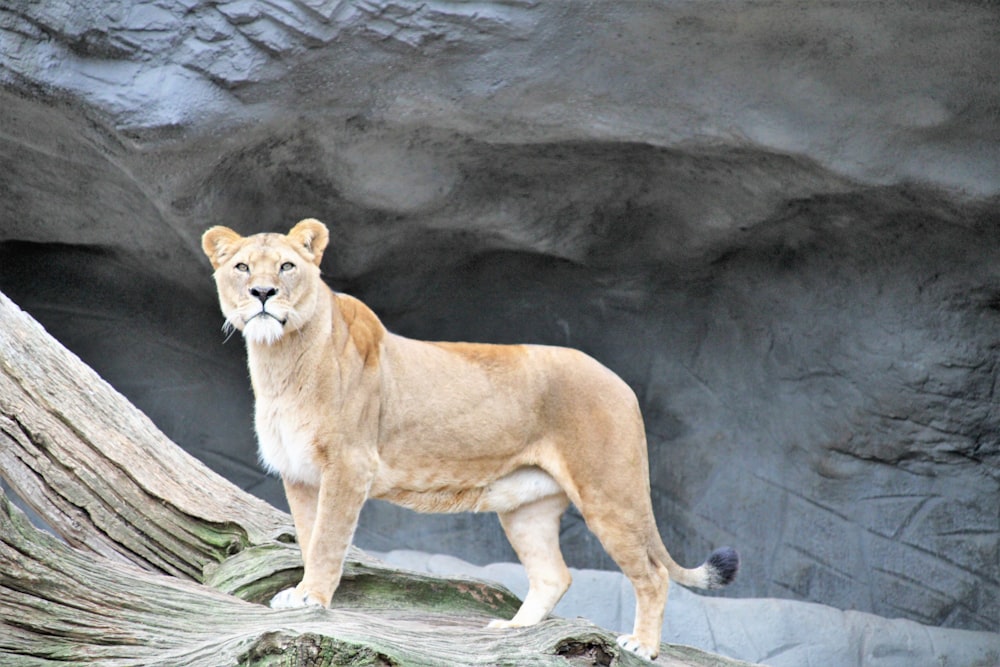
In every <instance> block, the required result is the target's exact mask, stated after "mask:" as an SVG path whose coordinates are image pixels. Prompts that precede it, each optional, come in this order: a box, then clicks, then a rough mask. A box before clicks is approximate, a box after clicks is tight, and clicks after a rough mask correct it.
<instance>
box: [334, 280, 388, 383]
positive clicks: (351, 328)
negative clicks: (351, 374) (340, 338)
mask: <svg viewBox="0 0 1000 667" xmlns="http://www.w3.org/2000/svg"><path fill="white" fill-rule="evenodd" d="M333 299H334V305H335V306H336V310H337V312H339V313H340V317H341V318H342V319H343V321H344V324H345V325H346V327H347V334H348V336H349V337H350V339H351V342H352V343H353V344H354V347H355V349H356V350H357V351H358V354H359V355H361V358H362V359H363V360H364V363H365V366H373V365H376V364H378V363H379V360H380V356H381V350H382V341H383V340H384V339H385V337H386V334H387V332H386V329H385V327H384V326H383V325H382V322H381V320H379V318H378V316H377V315H376V314H375V313H374V312H373V311H372V309H371V308H369V307H368V306H366V305H365V304H364V303H363V302H361V300H359V299H356V298H354V297H353V296H350V295H348V294H341V293H339V292H334V293H333Z"/></svg>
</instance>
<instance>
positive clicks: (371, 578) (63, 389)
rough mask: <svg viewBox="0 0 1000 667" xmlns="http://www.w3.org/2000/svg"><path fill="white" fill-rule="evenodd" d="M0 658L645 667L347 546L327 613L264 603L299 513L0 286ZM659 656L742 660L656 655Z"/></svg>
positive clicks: (598, 643)
mask: <svg viewBox="0 0 1000 667" xmlns="http://www.w3.org/2000/svg"><path fill="white" fill-rule="evenodd" d="M0 477H2V478H3V480H4V481H5V482H6V483H7V484H8V485H9V487H10V488H11V489H12V490H13V492H14V493H16V494H17V496H19V497H20V498H21V499H22V500H23V501H24V502H25V503H26V504H27V505H29V506H30V507H31V508H32V509H34V510H35V511H36V512H37V513H38V514H39V515H40V516H41V517H43V518H44V520H45V521H46V522H47V523H48V525H49V526H51V528H52V530H53V531H54V532H55V533H56V534H58V535H59V536H61V537H62V538H63V540H64V541H60V540H59V539H57V538H56V537H54V536H52V535H50V534H47V533H45V532H43V531H41V530H38V529H37V528H35V527H34V526H32V525H31V524H30V523H29V522H28V521H27V520H26V518H25V517H24V515H23V514H22V513H21V512H20V510H18V509H17V508H16V507H14V506H13V505H12V504H11V502H10V501H9V500H8V499H7V498H6V497H4V496H3V494H2V493H0V657H2V660H0V663H2V664H3V665H5V666H11V667H14V666H21V665H24V666H35V665H55V664H67V662H69V663H72V664H75V665H86V664H100V665H109V666H118V665H121V666H124V665H163V666H164V667H166V666H167V665H170V666H172V667H173V666H177V665H205V666H212V667H215V666H223V665H234V666H235V665H278V664H281V665H345V664H350V665H497V664H509V665H566V664H603V665H612V664H615V665H629V664H642V662H643V661H641V660H640V659H638V658H635V657H634V656H632V655H631V654H628V653H623V652H620V651H619V649H618V647H617V646H616V644H615V642H614V636H613V635H612V634H610V633H608V632H607V631H604V630H602V629H600V628H597V627H596V626H593V625H591V624H589V623H586V622H585V621H580V620H575V621H570V620H562V619H551V620H549V621H546V622H544V623H542V624H539V625H538V626H535V627H532V628H526V629H522V630H518V631H509V630H508V631H498V630H487V629H485V624H486V622H487V620H488V619H490V618H496V617H509V616H510V615H512V614H513V613H514V611H516V609H517V607H518V605H519V601H518V600H517V599H516V598H515V597H514V596H513V595H512V594H510V593H509V592H508V591H506V590H505V589H502V588H500V587H497V586H494V585H491V584H488V583H485V582H481V581H476V580H472V579H465V578H451V579H446V578H440V577H434V576H429V575H421V574H415V573H407V572H403V571H399V570H395V569H393V568H389V567H386V566H384V565H381V564H380V563H378V562H377V561H375V560H374V559H371V558H368V557H366V556H365V555H364V554H362V553H361V552H359V551H357V550H352V552H351V559H350V561H349V563H348V565H347V568H346V571H345V577H344V581H343V583H342V585H341V588H340V589H338V591H337V595H336V597H335V600H334V606H333V608H332V609H330V610H321V609H298V610H282V611H273V610H271V609H269V608H268V607H266V606H264V605H263V604H260V603H262V602H265V601H266V600H267V599H269V598H270V596H271V595H273V594H274V593H275V592H277V591H278V590H281V589H282V588H284V587H287V586H289V585H292V584H294V583H295V582H296V581H297V580H298V578H299V577H300V576H301V559H300V556H299V552H298V548H297V547H296V546H295V544H294V533H293V529H292V526H291V521H290V518H289V517H288V516H287V515H285V514H284V513H282V512H279V511H277V510H276V509H274V508H273V507H271V506H269V505H267V504H266V503H263V502H262V501H260V500H257V499H255V498H253V497H252V496H250V495H248V494H246V493H244V492H243V491H241V490H240V489H238V488H236V487H235V486H233V485H232V484H230V483H228V482H227V481H225V480H224V479H222V478H221V477H219V476H218V475H215V474H214V473H212V472H211V471H210V470H208V469H207V468H206V467H205V466H203V465H202V464H200V463H199V462H198V461H196V460H194V459H193V458H192V457H190V456H188V455H187V454H186V453H184V452H183V451H182V450H181V449H180V448H179V447H177V446H176V445H175V444H174V443H172V442H171V441H170V440H169V439H168V438H166V436H164V435H163V434H162V433H160V431H159V430H158V429H157V428H156V427H155V426H154V425H153V424H152V422H150V421H149V419H148V418H146V417H145V415H143V414H142V413H141V412H140V411H139V410H137V409H136V408H135V407H134V406H132V405H131V404H130V403H129V402H128V401H127V400H126V399H125V398H124V397H122V396H121V395H120V394H118V393H117V392H116V391H115V390H114V389H112V388H111V387H110V386H109V385H107V383H105V382H104V381H103V380H101V379H100V378H99V377H98V376H97V375H96V374H95V373H94V372H93V371H92V370H91V369H90V368H88V367H87V366H86V365H84V364H83V363H82V362H80V361H79V359H77V358H76V357H74V356H73V355H72V354H71V353H69V352H68V351H67V350H65V349H64V348H62V346H60V345H59V344H58V343H57V342H56V341H55V340H53V339H52V338H51V337H50V336H48V335H47V334H46V333H45V331H44V330H43V329H42V328H41V326H39V325H38V324H37V323H36V322H34V321H33V320H32V319H31V318H30V317H28V316H27V315H26V314H24V313H23V312H22V311H21V310H20V309H18V308H17V307H16V306H15V305H14V304H13V303H11V302H10V301H9V300H8V299H7V298H6V297H5V296H4V295H3V294H0ZM658 663H659V664H676V665H703V666H705V665H720V666H721V665H734V664H737V663H735V662H733V661H729V660H727V659H724V658H719V657H717V656H712V655H709V654H706V653H703V652H701V651H698V650H696V649H688V648H686V647H672V646H669V645H664V647H663V652H662V653H661V657H660V659H659V661H658Z"/></svg>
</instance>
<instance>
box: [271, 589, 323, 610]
mask: <svg viewBox="0 0 1000 667" xmlns="http://www.w3.org/2000/svg"><path fill="white" fill-rule="evenodd" d="M323 606H324V605H323V603H322V602H321V601H320V600H319V598H317V597H315V596H313V595H309V594H306V595H303V594H302V593H299V590H298V589H297V588H286V589H285V590H283V591H281V592H280V593H278V594H277V595H275V596H274V597H273V598H271V609H295V608H298V607H323Z"/></svg>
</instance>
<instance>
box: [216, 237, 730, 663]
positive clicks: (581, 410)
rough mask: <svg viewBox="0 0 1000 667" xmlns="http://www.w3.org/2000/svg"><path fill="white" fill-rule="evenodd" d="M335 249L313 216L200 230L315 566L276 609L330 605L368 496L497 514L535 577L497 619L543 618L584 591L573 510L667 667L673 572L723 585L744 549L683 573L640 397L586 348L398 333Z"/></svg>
mask: <svg viewBox="0 0 1000 667" xmlns="http://www.w3.org/2000/svg"><path fill="white" fill-rule="evenodd" d="M328 240H329V233H328V231H327V228H326V226H324V225H323V223H321V222H319V221H318V220H313V219H307V220H303V221H301V222H299V223H298V224H297V225H295V227H293V228H292V230H291V231H290V232H289V233H288V235H287V236H283V235H281V234H255V235H253V236H248V237H242V236H240V235H239V234H237V233H236V232H234V231H232V230H231V229H227V228H225V227H212V228H211V229H209V230H208V231H207V232H205V234H204V236H203V237H202V247H203V249H204V251H205V254H206V255H208V258H209V259H210V260H211V262H212V266H213V267H214V268H215V274H214V275H215V282H216V285H217V286H218V290H219V301H220V303H221V306H222V312H223V314H224V315H225V317H226V324H227V326H230V327H235V328H236V329H239V330H240V331H242V332H243V336H244V338H245V339H246V344H247V359H248V363H249V366H250V380H251V382H252V384H253V390H254V395H255V397H256V411H255V412H256V419H255V420H256V429H257V436H258V439H259V441H260V458H261V460H262V461H263V463H264V465H265V466H266V467H267V468H268V469H269V470H271V471H277V472H278V473H280V475H281V479H282V481H283V483H284V487H285V493H286V494H287V495H288V504H289V506H290V507H291V510H292V517H293V520H294V522H295V529H296V531H297V533H298V540H299V544H300V545H301V547H302V558H303V560H304V563H305V574H304V576H303V578H302V582H301V583H300V584H299V585H298V586H296V587H295V588H293V589H289V590H286V591H283V592H281V593H279V594H278V595H276V596H275V597H274V599H273V600H272V601H271V606H272V607H298V606H304V605H322V606H326V605H328V604H329V603H330V599H331V597H332V596H333V594H334V591H336V589H337V586H338V584H339V582H340V577H341V573H342V570H343V565H344V555H345V552H346V551H347V548H348V546H349V544H350V542H351V538H352V536H353V534H354V530H355V527H356V525H357V522H358V514H359V513H360V511H361V506H362V504H363V503H364V502H365V499H366V498H369V497H371V498H382V499H384V500H389V501H392V502H394V503H397V504H399V505H402V506H404V507H409V508H412V509H415V510H418V511H422V512H466V511H474V512H496V513H497V514H499V516H500V523H501V525H502V526H503V529H504V531H505V532H506V533H507V537H508V539H509V540H510V543H511V545H512V546H513V547H514V550H515V551H516V552H517V555H518V557H519V558H520V559H521V563H523V564H524V567H525V570H526V572H527V575H528V579H529V582H530V585H529V589H528V594H527V596H526V597H525V599H524V603H523V604H522V605H521V608H520V610H518V612H517V614H516V615H515V616H514V618H513V619H511V620H509V621H506V620H496V621H493V622H491V623H490V627H494V628H511V627H520V626H525V625H532V624H534V623H538V622H539V621H541V620H542V619H543V618H545V617H546V616H547V615H548V614H549V613H550V612H551V611H552V608H553V607H555V605H556V603H557V602H558V601H559V599H560V598H561V597H562V595H563V593H565V592H566V589H567V588H568V587H569V585H570V573H569V571H568V570H567V568H566V564H565V563H564V562H563V558H562V553H561V552H560V550H559V519H560V516H561V515H562V513H563V511H564V510H565V509H566V506H567V505H568V504H569V503H570V502H572V503H573V504H575V505H576V506H577V507H578V508H579V510H580V512H581V514H582V515H583V517H584V519H585V520H586V522H587V525H588V526H589V527H590V529H591V530H592V531H593V532H594V533H595V534H596V535H597V537H598V538H600V540H601V544H603V545H604V548H605V549H606V550H607V551H608V553H609V554H610V555H611V557H612V558H614V560H615V562H617V563H618V565H619V566H620V567H621V569H622V571H623V572H624V573H625V575H626V576H627V577H628V578H629V579H630V580H631V582H632V584H633V586H634V587H635V594H636V602H637V608H636V614H635V628H634V630H633V632H632V634H630V635H624V636H622V637H619V639H618V643H619V644H621V646H623V647H624V648H626V649H628V650H630V651H633V652H635V653H638V654H639V655H641V656H644V657H647V658H653V657H655V656H656V655H657V652H658V650H659V645H660V644H659V642H660V626H661V625H662V622H663V611H664V605H665V604H666V601H667V587H668V585H669V580H670V578H671V577H672V578H673V579H675V580H676V581H678V582H679V583H681V584H683V585H685V586H696V587H699V588H714V587H718V586H722V585H724V584H727V583H729V582H730V581H732V579H733V577H734V576H735V574H736V570H737V568H738V566H739V557H738V556H737V554H736V552H735V551H733V550H732V549H729V548H723V549H718V550H717V551H715V552H713V553H712V555H711V556H710V557H709V558H708V561H707V562H706V563H704V564H703V565H701V566H700V567H697V568H694V569H685V568H683V567H680V566H679V565H677V563H675V562H674V561H673V559H671V557H670V555H669V554H668V553H667V550H666V548H664V546H663V542H662V541H661V539H660V536H659V533H658V532H657V529H656V523H655V522H654V519H653V508H652V504H651V502H650V497H649V469H648V468H649V466H648V462H647V458H646V437H645V431H644V428H643V423H642V416H641V415H640V414H639V406H638V402H637V401H636V397H635V394H634V393H633V392H632V390H631V389H629V387H628V386H627V385H626V384H625V382H623V381H622V380H621V379H620V378H619V377H618V376H617V375H615V374H614V373H612V372H611V371H610V370H608V369H607V368H605V367H604V366H602V365H601V364H599V363H598V362H596V361H594V360H593V359H591V358H590V357H588V356H587V355H585V354H583V353H582V352H578V351H577V350H572V349H567V348H561V347H547V346H541V345H482V344H476V343H431V342H424V341H418V340H411V339H408V338H404V337H402V336H397V335H395V334H393V333H390V332H389V331H387V330H386V329H385V327H383V326H382V323H381V322H379V320H378V318H377V317H376V316H375V314H374V313H372V311H371V310H369V309H368V308H367V307H366V306H365V305H364V304H363V303H361V302H360V301H358V300H357V299H355V298H353V297H350V296H347V295H345V294H337V293H335V292H334V291H332V290H331V289H330V288H329V287H327V286H326V284H325V283H324V282H323V281H322V279H321V278H320V269H319V264H320V258H321V257H322V255H323V251H324V249H325V248H326V246H327V242H328Z"/></svg>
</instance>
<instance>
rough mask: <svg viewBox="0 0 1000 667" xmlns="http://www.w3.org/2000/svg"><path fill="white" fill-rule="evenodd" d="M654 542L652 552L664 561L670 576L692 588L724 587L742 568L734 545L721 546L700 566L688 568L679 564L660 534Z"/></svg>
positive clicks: (659, 559)
mask: <svg viewBox="0 0 1000 667" xmlns="http://www.w3.org/2000/svg"><path fill="white" fill-rule="evenodd" d="M653 544H654V545H657V547H658V548H656V549H655V551H656V553H655V554H650V555H651V556H653V557H654V559H655V560H657V561H659V562H660V563H662V564H663V565H664V566H665V567H666V568H667V572H669V573H670V578H671V579H672V580H673V581H676V582H677V583H678V584H680V585H682V586H689V587H691V588H722V587H723V586H725V585H727V584H729V583H732V581H733V579H735V578H736V573H737V572H738V571H739V569H740V555H739V554H738V553H736V550H735V549H733V548H732V547H721V548H719V549H716V550H715V551H713V552H712V553H711V554H709V556H708V559H707V560H706V561H705V562H704V563H702V564H701V565H699V566H698V567H693V568H686V567H681V566H680V565H678V564H677V563H676V562H675V561H674V559H673V558H671V557H670V553H669V552H667V548H666V547H665V546H663V542H662V541H661V540H660V539H659V535H656V536H655V539H654V540H653Z"/></svg>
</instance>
